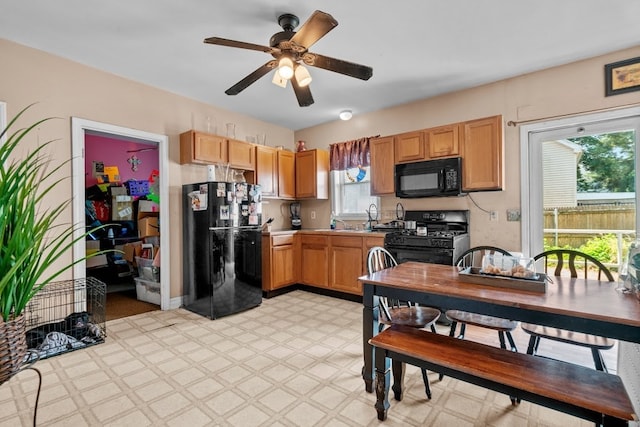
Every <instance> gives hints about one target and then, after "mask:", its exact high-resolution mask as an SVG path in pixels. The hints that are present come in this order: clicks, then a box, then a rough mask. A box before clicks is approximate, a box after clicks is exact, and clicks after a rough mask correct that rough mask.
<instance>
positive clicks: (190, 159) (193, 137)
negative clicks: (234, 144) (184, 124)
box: [180, 130, 228, 165]
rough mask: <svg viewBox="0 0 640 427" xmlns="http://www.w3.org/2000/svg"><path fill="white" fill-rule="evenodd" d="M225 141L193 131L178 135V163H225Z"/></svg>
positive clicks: (224, 139) (226, 157)
mask: <svg viewBox="0 0 640 427" xmlns="http://www.w3.org/2000/svg"><path fill="white" fill-rule="evenodd" d="M227 147H228V144H227V139H226V138H224V137H221V136H217V135H211V134H208V133H203V132H196V131H193V130H190V131H187V132H184V133H182V134H180V163H181V164H185V163H196V164H205V165H211V164H215V163H227V161H228V154H227Z"/></svg>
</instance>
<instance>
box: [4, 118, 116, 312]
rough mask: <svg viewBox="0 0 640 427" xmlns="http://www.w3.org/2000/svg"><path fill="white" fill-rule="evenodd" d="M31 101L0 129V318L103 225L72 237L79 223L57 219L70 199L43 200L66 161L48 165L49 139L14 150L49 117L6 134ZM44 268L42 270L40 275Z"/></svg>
mask: <svg viewBox="0 0 640 427" xmlns="http://www.w3.org/2000/svg"><path fill="white" fill-rule="evenodd" d="M31 107H32V105H29V106H27V107H26V108H25V109H23V110H22V111H20V112H19V113H18V114H17V115H16V117H14V118H13V119H12V120H11V121H10V122H9V124H8V125H7V128H6V129H3V130H2V132H1V133H0V138H1V137H2V136H3V135H5V134H6V135H7V140H6V142H5V143H4V144H2V145H0V314H1V315H2V318H3V319H4V320H5V321H7V320H8V319H10V318H11V317H12V316H18V315H19V314H20V313H21V312H22V311H23V310H24V308H25V307H26V305H27V303H28V302H29V300H31V298H33V296H34V295H35V294H36V293H37V292H38V291H39V290H40V289H42V287H43V286H45V285H46V284H47V283H49V282H51V281H52V280H53V279H55V278H56V277H58V276H59V275H61V274H62V273H63V272H65V271H66V270H67V269H69V268H70V267H72V266H73V265H74V264H76V263H78V262H82V261H83V260H84V259H86V258H83V259H78V260H75V261H73V262H71V263H70V264H67V265H65V266H63V267H62V268H59V269H57V270H55V269H54V270H53V271H52V272H51V271H50V268H51V267H52V266H53V265H55V264H56V263H57V261H58V260H59V259H60V258H61V257H62V256H63V255H64V254H65V253H66V252H67V251H68V250H69V249H71V248H72V246H73V245H74V243H76V242H78V241H80V240H84V239H85V238H86V236H87V235H88V234H89V233H91V232H93V231H95V230H96V229H100V228H104V227H106V225H104V226H100V227H97V228H95V229H93V230H90V231H88V232H83V233H82V235H80V236H79V237H74V235H76V231H77V230H79V229H81V227H80V225H75V226H74V225H68V226H67V225H64V224H63V225H60V224H59V223H58V219H59V218H60V216H61V214H62V213H63V212H64V211H65V209H66V208H67V207H68V205H69V203H70V202H71V201H70V200H65V201H62V202H61V203H59V204H57V205H54V206H47V207H45V206H43V204H42V201H43V200H44V198H45V197H46V196H47V195H49V194H52V192H54V191H55V189H56V188H57V186H58V185H59V184H60V182H61V181H62V180H63V179H64V178H62V179H56V178H55V176H56V174H57V173H58V172H59V170H60V169H61V168H62V167H63V166H64V165H65V164H66V163H67V162H68V161H67V162H62V163H61V164H60V165H57V166H55V167H50V166H51V165H50V162H49V160H48V157H47V155H46V153H47V151H46V150H47V149H48V148H49V147H50V145H51V144H52V143H54V142H55V140H54V141H48V142H46V143H44V144H41V145H39V146H38V147H37V148H36V149H34V150H33V151H31V152H29V153H27V154H26V155H24V156H22V157H21V156H20V155H19V153H17V151H18V149H19V147H20V145H21V142H22V141H23V140H25V138H27V137H28V136H29V135H30V134H31V132H33V130H34V129H36V128H37V127H38V126H40V125H41V124H43V123H45V122H47V121H49V120H51V118H46V119H42V120H39V121H37V122H35V123H33V124H32V125H31V126H29V127H27V128H23V129H18V130H17V131H14V132H13V133H11V134H9V130H10V129H11V128H13V127H14V126H15V124H16V121H17V120H18V119H19V118H20V117H21V116H22V115H23V114H24V113H25V111H27V110H28V109H29V108H31ZM82 228H84V227H82ZM105 252H107V251H101V252H98V253H94V254H92V255H91V256H96V255H99V254H102V253H105ZM45 273H48V275H47V276H46V277H45Z"/></svg>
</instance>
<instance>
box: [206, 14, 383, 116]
mask: <svg viewBox="0 0 640 427" xmlns="http://www.w3.org/2000/svg"><path fill="white" fill-rule="evenodd" d="M299 22H300V20H299V19H298V17H297V16H295V15H292V14H290V13H285V14H283V15H280V17H278V25H280V26H281V27H282V29H283V30H284V31H281V32H279V33H276V34H274V35H273V36H271V39H270V40H269V46H262V45H257V44H253V43H245V42H239V41H235V40H229V39H223V38H220V37H209V38H206V39H205V40H204V42H205V43H210V44H217V45H221V46H229V47H238V48H241V49H250V50H258V51H261V52H266V53H270V54H271V55H272V56H273V57H274V58H275V59H272V60H270V61H268V62H267V63H266V64H264V65H262V66H261V67H260V68H258V69H257V70H255V71H254V72H252V73H251V74H249V75H248V76H246V77H245V78H244V79H242V80H240V81H239V82H238V83H236V84H235V85H233V86H231V87H230V88H229V89H227V90H226V91H225V93H226V94H227V95H237V94H239V93H240V92H242V91H243V90H244V89H246V88H247V87H249V85H251V84H253V83H254V82H255V81H257V80H258V79H259V78H260V77H262V76H264V75H265V74H267V73H268V72H269V71H271V70H273V69H276V68H277V71H276V73H275V74H274V78H273V83H275V84H277V85H279V86H282V87H285V86H286V84H287V81H288V80H291V85H292V86H293V91H294V92H295V94H296V98H297V99H298V104H299V105H300V106H301V107H307V106H309V105H311V104H313V96H311V90H310V89H309V83H311V75H310V74H309V71H308V70H307V69H306V68H305V67H304V66H305V65H308V66H312V67H318V68H324V69H325V70H329V71H334V72H336V73H340V74H344V75H347V76H351V77H355V78H358V79H361V80H369V78H371V75H372V74H373V69H372V68H371V67H367V66H365V65H360V64H355V63H353V62H348V61H343V60H341V59H336V58H330V57H328V56H324V55H318V54H317V53H312V52H309V48H310V47H311V46H312V45H313V44H314V43H315V42H317V41H318V40H320V39H321V38H322V37H324V35H325V34H327V33H328V32H329V31H331V30H332V29H334V28H335V27H336V26H337V25H338V21H336V20H335V19H334V18H333V16H331V15H329V14H328V13H325V12H321V11H319V10H316V11H315V12H313V14H312V15H311V17H310V18H309V19H308V20H307V21H306V22H305V23H304V24H302V27H300V29H299V30H298V31H297V32H296V31H293V30H294V29H295V28H296V27H297V26H298V23H299Z"/></svg>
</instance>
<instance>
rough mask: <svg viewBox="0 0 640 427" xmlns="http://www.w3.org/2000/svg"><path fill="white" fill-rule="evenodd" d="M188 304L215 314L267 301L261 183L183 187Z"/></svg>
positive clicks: (214, 183) (232, 311) (185, 284)
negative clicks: (264, 296)
mask: <svg viewBox="0 0 640 427" xmlns="http://www.w3.org/2000/svg"><path fill="white" fill-rule="evenodd" d="M182 198H183V232H182V235H183V264H182V265H183V288H184V292H183V293H184V295H183V303H184V307H185V308H186V309H188V310H190V311H193V312H195V313H198V314H200V315H203V316H206V317H208V318H210V319H216V318H218V317H222V316H226V315H229V314H233V313H237V312H239V311H242V310H246V309H249V308H252V307H256V306H258V305H260V303H261V302H262V263H261V236H262V230H261V224H262V194H261V192H260V186H259V185H252V184H247V183H231V182H203V183H196V184H185V185H183V186H182Z"/></svg>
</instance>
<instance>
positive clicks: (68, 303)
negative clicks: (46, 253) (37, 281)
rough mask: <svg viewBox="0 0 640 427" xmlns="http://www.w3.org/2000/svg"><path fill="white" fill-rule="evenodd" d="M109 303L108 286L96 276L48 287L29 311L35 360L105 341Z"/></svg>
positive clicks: (30, 345)
mask: <svg viewBox="0 0 640 427" xmlns="http://www.w3.org/2000/svg"><path fill="white" fill-rule="evenodd" d="M105 304H106V285H105V284H104V283H103V282H101V281H100V280H98V279H95V278H93V277H87V278H86V279H76V280H66V281H60V282H52V283H50V284H48V285H46V286H45V287H44V288H42V289H41V290H40V292H38V293H37V294H36V295H35V297H34V298H33V299H32V300H31V301H30V302H29V304H28V305H27V307H26V309H25V317H26V322H27V326H26V329H27V332H26V338H27V347H28V348H29V349H31V350H33V351H32V352H30V353H31V354H32V357H35V354H38V355H39V358H40V359H44V358H47V357H51V356H55V355H58V354H62V353H66V352H69V351H73V350H78V349H81V348H84V347H87V346H90V345H95V344H99V343H102V342H104V339H105V337H106V335H107V330H106V326H105V308H106V307H105ZM34 353H35V354H34Z"/></svg>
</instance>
